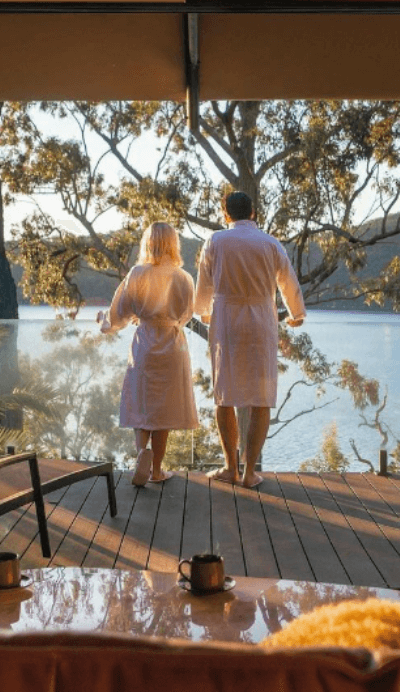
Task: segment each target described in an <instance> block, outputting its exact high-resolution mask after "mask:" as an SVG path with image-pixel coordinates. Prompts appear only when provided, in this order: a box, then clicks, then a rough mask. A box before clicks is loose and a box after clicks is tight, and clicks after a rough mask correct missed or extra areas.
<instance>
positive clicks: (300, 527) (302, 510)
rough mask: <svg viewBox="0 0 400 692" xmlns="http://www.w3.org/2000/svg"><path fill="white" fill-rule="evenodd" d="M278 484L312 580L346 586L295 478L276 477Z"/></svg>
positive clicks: (331, 550)
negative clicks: (308, 565)
mask: <svg viewBox="0 0 400 692" xmlns="http://www.w3.org/2000/svg"><path fill="white" fill-rule="evenodd" d="M279 484H280V487H281V491H282V494H283V496H284V497H285V499H286V502H287V506H288V509H289V511H290V514H291V516H292V519H293V521H294V524H295V526H296V529H297V533H298V535H299V538H300V540H301V542H302V545H303V549H304V551H305V552H306V554H307V557H308V560H309V562H310V564H311V568H312V570H313V573H314V575H315V578H316V580H317V581H319V582H327V581H329V582H331V583H335V584H349V583H350V579H349V577H348V575H347V574H346V572H345V570H344V568H343V565H342V563H341V562H340V560H339V558H338V556H337V553H336V552H335V550H334V548H333V547H332V544H331V542H330V540H329V537H328V536H327V534H326V532H325V529H324V526H323V525H322V524H321V522H320V519H319V517H318V513H317V512H316V511H315V509H314V507H313V505H312V504H311V503H310V499H309V497H308V495H307V493H306V491H305V489H304V487H303V486H302V485H301V483H300V478H299V476H298V475H297V474H296V473H285V474H280V475H279Z"/></svg>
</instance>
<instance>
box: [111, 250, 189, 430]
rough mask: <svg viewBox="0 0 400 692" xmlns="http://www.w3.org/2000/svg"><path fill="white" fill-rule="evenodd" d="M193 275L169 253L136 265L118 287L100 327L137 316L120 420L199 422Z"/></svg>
mask: <svg viewBox="0 0 400 692" xmlns="http://www.w3.org/2000/svg"><path fill="white" fill-rule="evenodd" d="M193 295H194V285H193V279H192V277H191V276H190V274H188V273H187V272H185V271H184V270H183V269H180V268H179V267H176V266H174V265H173V264H172V263H171V262H170V261H169V260H168V259H167V258H166V259H165V260H163V261H162V263H161V264H159V265H151V264H145V265H143V266H135V267H133V268H132V269H131V270H130V272H129V274H128V275H127V277H126V278H125V280H124V281H123V282H122V283H121V284H120V286H119V287H118V288H117V290H116V292H115V295H114V298H113V300H112V303H111V307H110V310H109V311H108V312H107V313H106V315H105V317H104V320H103V324H102V325H101V331H102V332H103V333H107V332H115V331H117V330H119V329H123V328H124V327H125V326H126V325H127V324H129V323H131V322H136V323H137V322H138V323H139V326H138V328H137V329H136V331H135V334H134V337H133V342H132V348H131V352H130V354H129V359H128V369H127V372H126V375H125V380H124V384H123V388H122V396H121V407H120V425H121V427H122V428H142V429H144V430H167V429H168V430H172V429H175V430H181V429H192V428H197V427H198V419H197V412H196V405H195V400H194V394H193V383H192V372H191V364H190V356H189V351H188V345H187V341H186V337H185V334H184V331H183V327H184V325H185V324H186V323H187V322H188V321H189V320H190V318H191V317H192V314H193Z"/></svg>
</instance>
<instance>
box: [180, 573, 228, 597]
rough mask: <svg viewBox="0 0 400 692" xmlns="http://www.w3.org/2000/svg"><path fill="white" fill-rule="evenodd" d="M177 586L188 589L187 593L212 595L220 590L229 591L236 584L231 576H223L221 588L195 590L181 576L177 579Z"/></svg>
mask: <svg viewBox="0 0 400 692" xmlns="http://www.w3.org/2000/svg"><path fill="white" fill-rule="evenodd" d="M178 586H180V587H181V589H184V590H185V591H189V593H192V594H195V595H196V596H214V595H215V594H217V593H222V591H230V590H231V589H233V587H234V586H236V582H235V580H234V579H233V578H232V577H225V581H224V585H223V587H222V589H219V590H218V591H197V589H192V585H191V584H190V582H188V581H186V579H183V577H181V579H178Z"/></svg>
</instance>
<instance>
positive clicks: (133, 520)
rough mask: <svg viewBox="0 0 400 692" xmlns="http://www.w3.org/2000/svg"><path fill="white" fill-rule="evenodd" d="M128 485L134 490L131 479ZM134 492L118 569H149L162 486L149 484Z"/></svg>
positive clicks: (119, 553) (120, 550)
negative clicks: (133, 500) (134, 496)
mask: <svg viewBox="0 0 400 692" xmlns="http://www.w3.org/2000/svg"><path fill="white" fill-rule="evenodd" d="M127 483H128V484H129V485H130V488H131V490H133V486H132V485H131V482H130V477H129V479H128V480H127ZM134 492H135V493H136V498H135V502H134V505H133V509H132V512H131V514H130V516H129V521H128V522H127V525H126V530H125V532H124V536H123V539H122V542H121V545H120V548H119V552H118V555H117V559H116V563H115V567H116V568H117V569H132V568H133V569H147V565H148V562H149V558H150V547H151V541H152V537H153V532H154V525H155V522H156V519H157V514H158V508H159V504H160V497H161V493H162V484H161V483H154V484H149V485H147V486H146V487H144V488H136V489H134ZM118 497H119V496H118ZM118 513H119V510H118Z"/></svg>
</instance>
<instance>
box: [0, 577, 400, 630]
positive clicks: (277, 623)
mask: <svg viewBox="0 0 400 692" xmlns="http://www.w3.org/2000/svg"><path fill="white" fill-rule="evenodd" d="M29 574H31V575H32V576H33V578H34V583H33V585H32V586H30V587H29V588H27V589H21V588H20V589H14V590H12V591H13V593H11V591H10V590H9V592H8V593H5V592H4V591H3V592H1V591H0V627H6V628H10V629H12V630H14V631H24V630H32V629H35V630H62V629H71V630H72V629H75V630H90V631H94V630H97V631H112V632H116V633H126V634H131V635H150V636H161V637H168V638H171V637H172V638H173V637H179V638H185V639H192V640H193V641H204V640H213V641H216V640H218V641H231V642H247V643H257V642H259V641H261V640H262V639H264V638H265V637H267V636H268V635H269V634H271V633H273V632H277V631H279V630H280V629H281V628H282V627H284V626H285V624H287V623H288V622H290V621H291V620H293V619H294V618H296V617H297V616H298V615H300V614H302V613H306V612H309V611H311V610H313V609H314V608H315V607H317V606H320V605H323V604H326V603H334V602H338V601H342V600H348V599H354V598H358V599H361V600H365V599H367V598H371V597H377V598H390V599H392V600H393V599H395V600H399V595H398V593H397V592H396V591H390V590H388V589H377V588H366V587H360V588H358V587H352V586H340V585H334V584H315V583H312V582H304V581H303V582H296V581H284V580H274V579H253V578H246V577H236V582H237V585H236V587H235V588H234V589H233V590H232V591H227V592H221V593H219V594H213V595H207V596H194V595H193V594H191V593H189V592H187V591H185V590H183V589H181V588H180V587H179V586H178V585H177V575H176V574H173V573H158V572H140V571H135V570H131V571H128V570H111V569H89V568H84V569H81V568H78V567H67V568H65V567H55V568H46V569H41V570H32V571H31V572H29Z"/></svg>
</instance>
